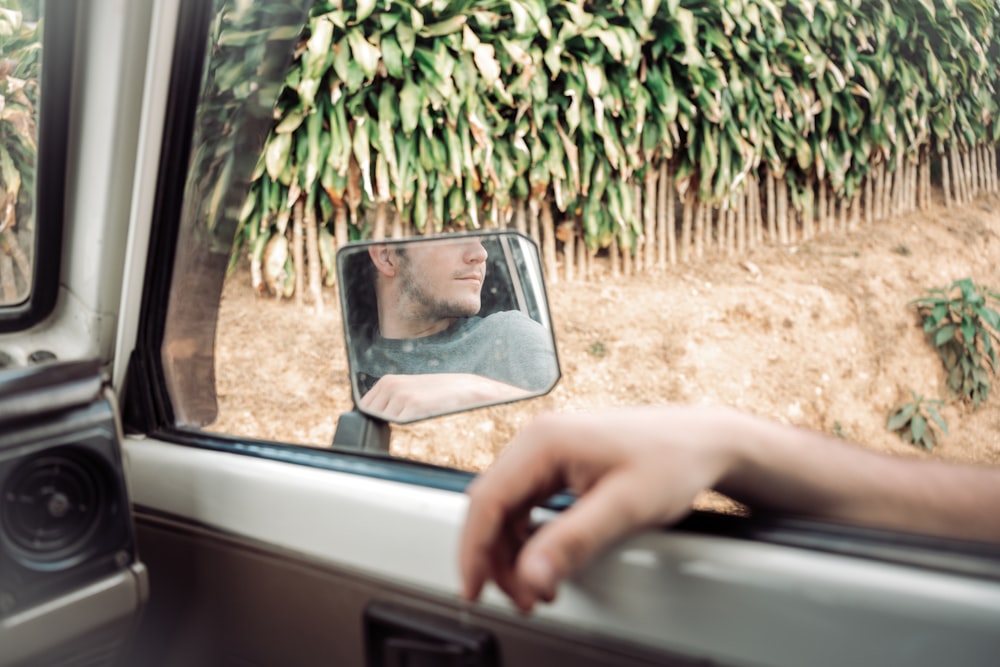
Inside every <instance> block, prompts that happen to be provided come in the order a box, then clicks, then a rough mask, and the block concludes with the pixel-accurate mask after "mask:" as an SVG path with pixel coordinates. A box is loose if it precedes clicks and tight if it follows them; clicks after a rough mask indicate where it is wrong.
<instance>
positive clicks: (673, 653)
mask: <svg viewBox="0 0 1000 667" xmlns="http://www.w3.org/2000/svg"><path fill="white" fill-rule="evenodd" d="M239 449H240V450H241V453H238V452H227V451H211V450H208V449H203V448H196V447H190V446H184V445H178V444H171V443H167V442H161V441H156V440H152V439H146V440H142V439H136V440H132V439H130V440H129V441H128V442H127V444H126V451H127V452H128V461H129V471H130V479H131V480H132V484H133V487H134V488H135V489H136V496H135V501H136V503H137V507H138V514H137V515H138V517H139V519H138V521H139V531H140V532H139V539H140V543H141V544H142V546H143V551H144V553H145V554H148V557H147V559H148V561H149V565H150V569H151V571H152V573H153V575H152V576H153V579H152V588H153V591H154V595H153V597H152V601H151V607H150V611H149V613H148V614H147V615H146V618H145V628H144V630H143V633H142V635H141V637H142V640H141V641H140V644H141V643H144V642H147V644H146V648H147V650H148V651H149V652H148V653H145V654H142V658H143V659H142V660H141V661H139V662H138V663H137V664H143V665H145V664H150V665H152V664H163V665H182V664H239V665H287V664H295V665H330V664H335V665H365V664H371V663H368V662H367V659H368V656H367V654H366V652H365V649H364V637H365V632H364V625H363V618H364V613H365V610H366V608H367V607H368V605H370V604H372V603H390V604H396V605H401V606H402V607H404V608H406V609H411V610H416V612H418V613H419V612H421V611H422V612H424V613H429V614H430V615H431V616H433V617H435V618H444V619H448V620H450V621H452V622H454V623H457V624H459V625H462V624H470V625H472V626H475V627H477V628H483V629H486V630H488V631H490V632H492V633H493V634H494V636H495V638H496V642H497V646H498V655H499V660H500V662H499V664H502V665H533V664H573V665H578V664H579V665H628V664H631V665H645V664H682V665H683V664H723V665H789V666H799V665H820V666H822V665H845V664H877V665H907V666H908V667H912V666H913V665H936V664H949V665H980V664H989V662H990V661H991V660H993V658H994V657H995V655H997V651H1000V635H998V634H997V633H996V628H997V627H1000V582H998V580H997V578H996V576H995V573H993V574H984V575H982V576H972V575H968V574H959V573H954V572H949V571H946V570H944V569H939V570H934V569H929V568H924V567H917V566H912V565H904V564H900V563H891V562H884V561H882V560H877V559H873V558H864V557H858V556H845V555H839V554H834V553H823V552H820V551H816V550H811V549H805V548H796V547H789V546H784V545H780V544H768V543H762V542H757V541H752V540H747V539H740V538H735V537H725V536H713V535H704V534H696V533H691V532H685V531H654V532H650V533H647V534H644V535H641V536H638V537H635V538H633V539H631V540H629V541H627V542H625V543H624V544H622V545H621V546H619V547H617V548H615V549H613V550H611V551H609V552H608V553H606V554H605V555H604V556H603V557H602V558H600V559H599V560H598V561H597V562H596V563H595V564H594V565H593V566H592V567H590V568H588V569H587V570H586V571H585V572H584V573H583V574H582V575H580V576H579V577H577V578H576V579H575V580H573V581H572V582H570V583H569V584H568V585H566V586H565V587H564V588H563V590H562V591H561V593H560V597H559V599H558V600H557V601H556V602H555V604H553V605H551V606H544V607H542V608H540V609H539V610H538V611H537V612H536V614H535V615H534V616H531V617H525V616H522V615H519V614H517V613H515V612H513V611H512V609H511V607H510V606H509V605H508V604H507V602H506V601H505V600H504V599H503V598H502V596H501V595H500V594H499V592H498V591H496V590H495V589H488V590H487V593H486V596H485V600H484V603H483V604H481V605H474V606H467V605H464V604H463V603H461V602H460V601H459V598H458V590H459V583H458V567H457V562H456V558H455V553H456V548H457V539H458V532H459V529H460V526H461V523H462V520H463V516H464V511H465V500H464V496H463V495H462V494H461V493H458V492H456V491H454V490H441V489H433V488H428V487H426V486H420V485H418V484H411V483H404V482H399V481H390V480H386V479H378V478H377V477H376V476H374V475H372V474H370V473H371V472H372V471H371V470H369V469H366V468H365V463H364V460H363V459H362V460H359V461H357V462H355V464H354V465H355V470H356V471H355V472H350V471H334V470H328V469H322V468H319V467H317V466H313V465H308V462H309V461H308V460H306V459H303V460H302V461H301V462H299V463H296V462H279V461H274V460H267V459H266V458H264V455H266V454H267V453H268V451H269V449H270V448H269V447H267V446H263V445H261V446H259V447H252V446H249V445H247V446H243V447H240V448H239ZM324 454H325V453H318V454H317V456H319V457H322V456H323V455H324ZM542 514H544V513H542ZM542 518H544V517H542ZM158 581H162V582H163V583H162V584H161V585H158V584H157V582H158ZM156 591H162V592H161V593H160V594H159V596H158V595H157V594H156ZM170 642H174V643H175V644H176V645H178V646H181V647H184V648H183V649H178V650H180V651H181V652H180V653H176V654H175V653H172V652H171V651H165V650H163V651H161V650H160V649H159V648H157V647H161V646H166V645H167V644H168V643H170ZM150 647H152V648H150ZM199 656H201V657H204V659H205V660H206V661H207V662H205V663H192V662H189V661H191V660H196V659H200V658H199ZM154 658H162V660H163V661H162V662H157V661H156V660H155V659H154ZM149 660H153V661H152V662H150V661H149ZM212 661H222V662H214V663H213V662H212ZM227 661H228V662H227ZM414 664H420V663H414ZM427 664H435V663H433V662H432V663H427Z"/></svg>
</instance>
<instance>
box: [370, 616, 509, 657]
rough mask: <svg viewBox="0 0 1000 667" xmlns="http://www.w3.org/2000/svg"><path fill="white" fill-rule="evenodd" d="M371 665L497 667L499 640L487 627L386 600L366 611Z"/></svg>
mask: <svg viewBox="0 0 1000 667" xmlns="http://www.w3.org/2000/svg"><path fill="white" fill-rule="evenodd" d="M364 628H365V653H366V656H367V665H368V667H495V666H496V665H497V664H498V663H497V648H496V640H495V639H494V637H493V634H492V633H491V632H489V631H488V630H485V629H483V628H479V627H475V626H470V625H466V624H463V623H459V622H458V621H455V620H453V619H450V618H447V617H444V616H438V615H436V614H430V613H427V612H424V611H417V610H415V609H409V608H406V607H401V606H398V605H391V604H388V603H384V602H374V603H372V604H370V605H368V608H367V609H366V610H365V618H364Z"/></svg>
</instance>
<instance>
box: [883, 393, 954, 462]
mask: <svg viewBox="0 0 1000 667" xmlns="http://www.w3.org/2000/svg"><path fill="white" fill-rule="evenodd" d="M910 394H911V396H912V397H913V400H912V401H905V402H902V403H898V404H896V405H895V406H894V407H893V408H892V410H890V411H889V418H888V420H887V422H886V428H888V429H889V430H890V431H892V432H894V433H898V434H899V437H900V438H902V439H903V440H904V441H905V442H908V443H910V444H912V445H916V446H917V447H921V448H923V449H927V450H931V449H934V445H936V444H937V443H938V442H940V440H941V436H942V434H944V435H947V434H948V424H947V423H946V422H945V420H944V418H942V417H941V413H940V410H941V406H942V403H941V401H937V400H929V399H925V398H924V397H923V396H921V395H919V394H916V393H914V392H912V391H911V392H910Z"/></svg>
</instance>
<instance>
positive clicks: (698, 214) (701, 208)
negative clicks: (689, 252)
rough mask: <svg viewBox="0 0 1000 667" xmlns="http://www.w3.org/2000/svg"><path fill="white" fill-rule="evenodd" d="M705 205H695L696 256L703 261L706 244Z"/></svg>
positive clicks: (699, 203)
mask: <svg viewBox="0 0 1000 667" xmlns="http://www.w3.org/2000/svg"><path fill="white" fill-rule="evenodd" d="M704 226H705V205H704V204H702V203H701V202H700V201H699V202H698V203H697V204H695V209H694V256H695V258H697V259H701V257H702V254H703V253H704V248H703V247H702V246H703V245H704V243H705V230H704Z"/></svg>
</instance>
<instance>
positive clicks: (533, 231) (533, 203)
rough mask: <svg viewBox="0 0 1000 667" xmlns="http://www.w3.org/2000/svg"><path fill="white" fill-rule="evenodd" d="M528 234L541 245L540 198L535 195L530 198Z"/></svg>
mask: <svg viewBox="0 0 1000 667" xmlns="http://www.w3.org/2000/svg"><path fill="white" fill-rule="evenodd" d="M528 236H529V237H531V238H532V239H533V240H534V241H535V243H537V244H538V245H539V246H541V238H540V236H539V233H538V199H536V198H535V197H531V198H530V199H528Z"/></svg>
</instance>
